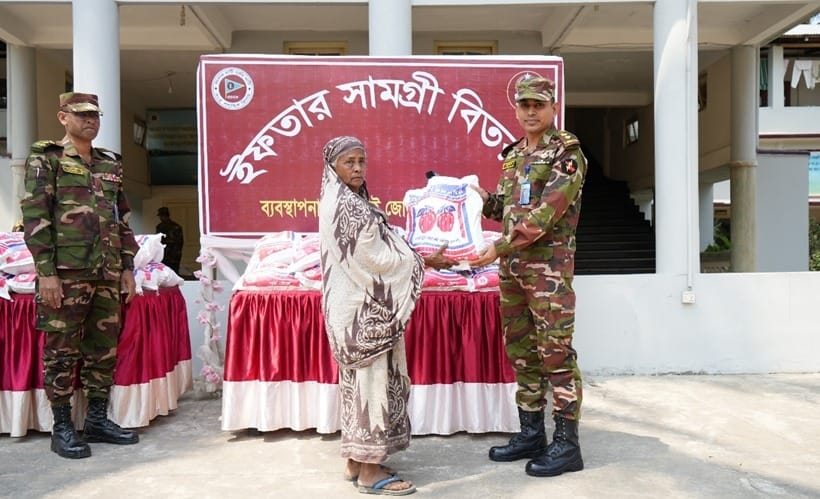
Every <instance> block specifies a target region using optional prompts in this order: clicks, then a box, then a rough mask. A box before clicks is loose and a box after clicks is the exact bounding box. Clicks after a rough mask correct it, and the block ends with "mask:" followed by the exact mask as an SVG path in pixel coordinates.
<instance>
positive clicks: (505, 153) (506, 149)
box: [501, 137, 524, 158]
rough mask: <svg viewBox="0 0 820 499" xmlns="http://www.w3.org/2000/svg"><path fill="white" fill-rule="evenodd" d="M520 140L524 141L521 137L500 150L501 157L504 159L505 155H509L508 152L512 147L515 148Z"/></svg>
mask: <svg viewBox="0 0 820 499" xmlns="http://www.w3.org/2000/svg"><path fill="white" fill-rule="evenodd" d="M522 140H524V137H521V138H520V139H518V140H516V141H515V142H513V143H512V144H510V145H508V146H507V147H505V148H504V149H502V150H501V156H502V157H505V158H506V157H507V154H509V153H510V151H512V149H513V147H515V146H517V145H518V144H519V143H520V142H521V141H522Z"/></svg>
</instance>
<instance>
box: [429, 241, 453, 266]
mask: <svg viewBox="0 0 820 499" xmlns="http://www.w3.org/2000/svg"><path fill="white" fill-rule="evenodd" d="M446 249H447V243H444V244H442V245H441V247H440V248H439V249H438V250H436V252H435V253H432V254H430V255H427V256H425V257H424V266H425V267H432V268H434V269H436V270H441V269H448V268H450V267H452V266H453V265H458V262H457V261H455V260H453V259H452V258H450V257H447V256H444V250H446Z"/></svg>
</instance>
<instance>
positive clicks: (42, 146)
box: [31, 140, 63, 153]
mask: <svg viewBox="0 0 820 499" xmlns="http://www.w3.org/2000/svg"><path fill="white" fill-rule="evenodd" d="M51 147H58V148H60V149H62V148H63V146H61V145H60V144H59V143H57V142H55V141H53V140H38V141H37V142H35V143H33V144H31V152H34V153H43V152H45V151H46V149H49V148H51Z"/></svg>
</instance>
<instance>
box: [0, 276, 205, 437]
mask: <svg viewBox="0 0 820 499" xmlns="http://www.w3.org/2000/svg"><path fill="white" fill-rule="evenodd" d="M12 298H13V301H7V300H1V299H0V361H1V363H0V433H10V434H11V435H12V436H22V435H25V432H26V430H28V429H35V430H40V431H50V430H51V411H50V408H49V404H48V400H47V399H46V397H45V392H44V390H43V360H42V347H43V342H44V340H45V336H44V335H43V333H41V332H40V331H37V330H35V329H34V318H35V303H34V295H17V294H13V295H12ZM123 321H124V322H123V329H122V332H121V335H120V341H119V345H118V349H117V367H116V371H115V373H114V387H113V388H112V392H111V399H110V404H109V415H110V416H111V418H112V419H113V420H114V421H116V422H117V423H119V424H120V425H122V426H125V427H137V426H146V425H147V424H148V422H149V421H150V420H151V419H153V418H154V417H156V416H157V415H158V414H168V410H171V409H175V408H176V406H177V404H176V401H177V398H178V396H179V395H181V394H182V393H184V392H185V391H187V390H189V389H190V388H191V386H192V381H193V378H192V374H191V343H190V336H189V331H188V314H187V308H186V304H185V298H184V297H183V296H182V293H181V292H180V290H179V288H162V289H160V290H159V292H146V293H145V294H143V295H139V296H136V297H135V298H134V300H132V301H131V303H129V304H128V305H125V306H124V307H123ZM76 397H77V399H76V400H75V403H74V404H73V405H74V414H75V419H76V420H82V419H83V416H84V407H83V404H82V402H83V400H82V396H81V395H80V394H77V395H76Z"/></svg>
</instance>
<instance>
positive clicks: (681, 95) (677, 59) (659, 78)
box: [654, 0, 700, 286]
mask: <svg viewBox="0 0 820 499" xmlns="http://www.w3.org/2000/svg"><path fill="white" fill-rule="evenodd" d="M697 24H698V23H697V2H696V0H686V1H680V0H657V1H656V2H655V10H654V61H655V65H654V69H655V71H654V78H655V194H656V195H655V238H656V242H655V248H656V262H657V263H656V266H657V273H658V274H675V275H686V276H687V277H688V279H687V284H688V285H689V286H691V280H692V276H693V274H694V273H695V272H697V269H699V268H700V264H699V252H698V239H699V237H698V235H699V230H698V215H697V210H698V185H697V174H698V121H697V105H698V104H697V103H698V100H697V88H698V87H697V79H698V66H697V64H698V57H697V44H698V38H697Z"/></svg>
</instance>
